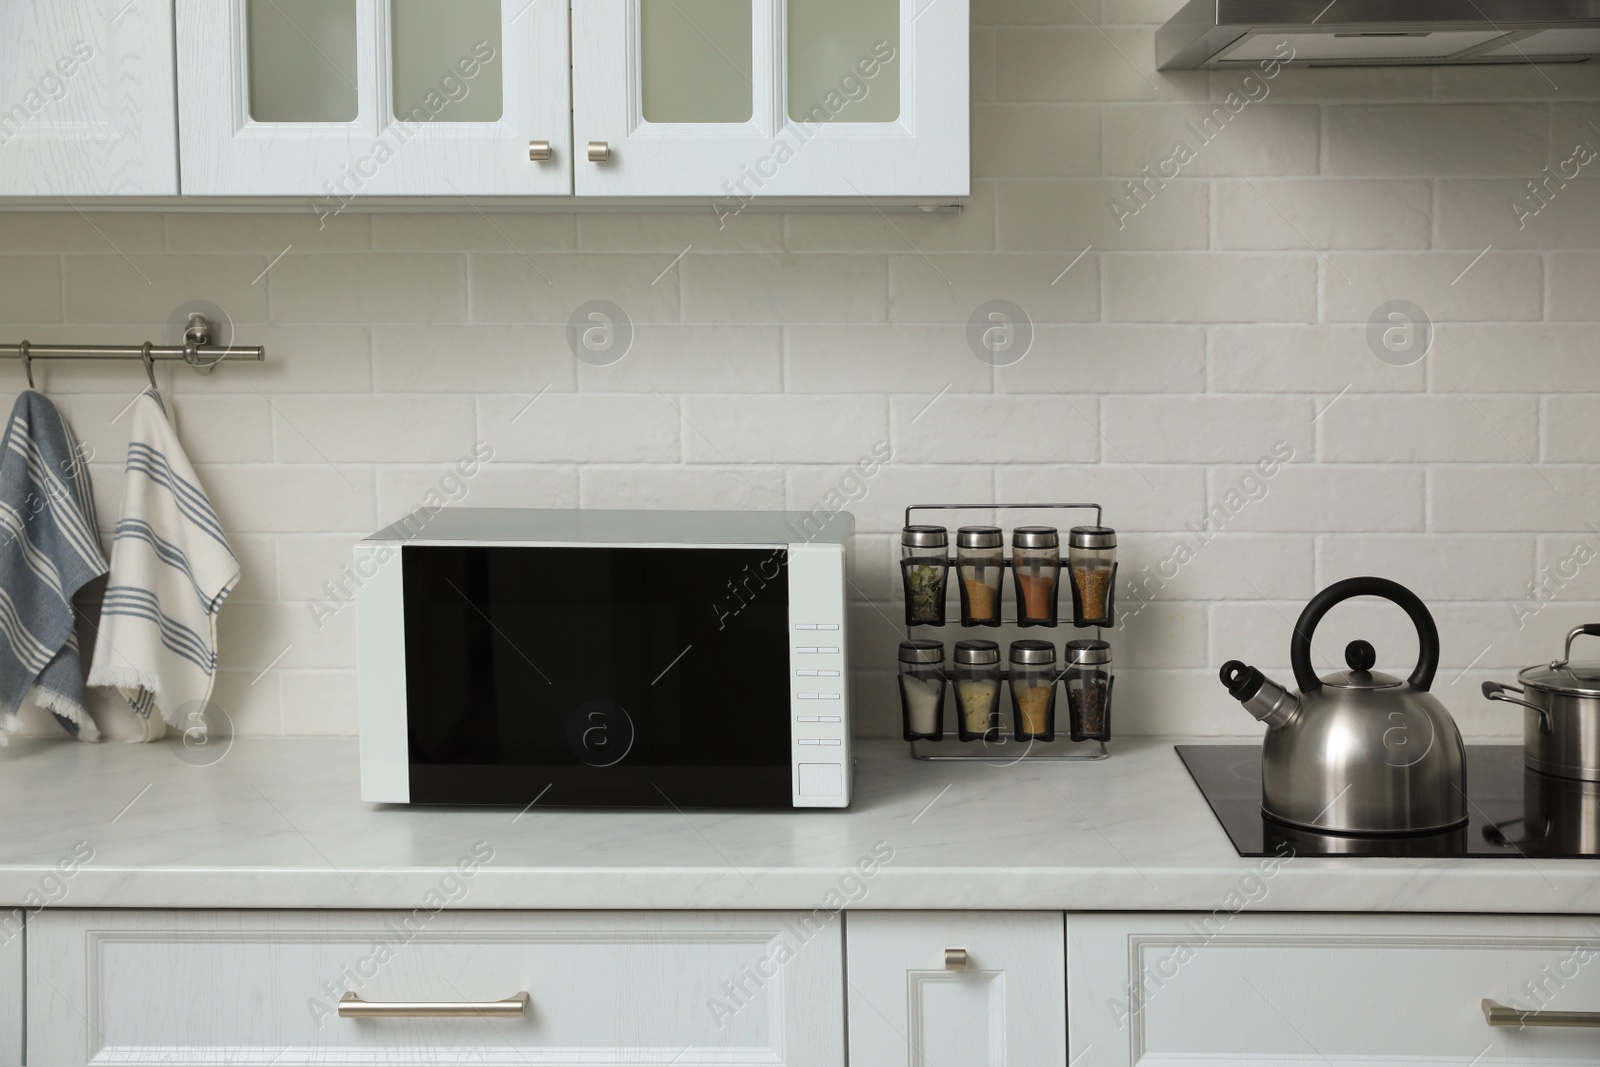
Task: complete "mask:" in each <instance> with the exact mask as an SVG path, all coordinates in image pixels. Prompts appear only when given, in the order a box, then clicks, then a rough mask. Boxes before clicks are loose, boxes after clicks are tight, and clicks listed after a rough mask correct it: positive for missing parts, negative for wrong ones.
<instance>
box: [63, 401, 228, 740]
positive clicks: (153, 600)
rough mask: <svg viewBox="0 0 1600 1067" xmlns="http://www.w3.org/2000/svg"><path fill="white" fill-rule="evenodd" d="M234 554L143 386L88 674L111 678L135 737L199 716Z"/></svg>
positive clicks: (155, 734) (100, 680)
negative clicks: (134, 721) (129, 711)
mask: <svg viewBox="0 0 1600 1067" xmlns="http://www.w3.org/2000/svg"><path fill="white" fill-rule="evenodd" d="M238 581H239V561H238V559H236V558H235V557H234V555H233V550H232V549H231V548H229V547H228V538H227V536H226V535H225V534H224V533H223V532H222V524H221V523H220V522H218V521H217V513H216V512H215V511H213V510H212V508H211V502H210V501H209V500H208V499H206V494H205V492H204V490H202V489H201V488H200V481H199V479H198V478H196V477H195V473H194V468H193V467H191V466H190V465H189V459H188V457H187V456H185V455H184V453H183V447H182V446H181V445H180V444H179V443H178V435H177V433H176V432H174V431H173V429H172V424H171V423H170V422H168V421H167V409H166V405H164V404H163V403H162V402H161V396H160V394H158V393H157V392H156V391H155V390H153V389H146V390H145V391H144V393H143V394H142V395H141V396H140V397H139V398H138V399H137V400H135V401H134V402H133V431H132V439H131V440H130V441H129V442H128V466H127V482H126V484H125V485H124V486H123V490H122V515H121V517H120V518H119V519H118V520H117V529H116V534H115V536H114V537H113V539H112V542H111V577H110V579H109V580H108V581H107V584H106V595H105V603H104V605H103V606H102V608H101V611H100V636H99V639H98V640H97V641H96V642H95V647H94V662H93V663H92V664H91V665H90V668H89V684H90V685H96V686H99V685H104V686H114V687H116V688H117V689H118V690H119V691H120V692H121V693H122V695H123V697H124V698H125V699H126V700H127V701H128V704H129V705H130V706H131V707H132V708H133V710H134V713H135V714H136V715H137V716H138V717H139V720H140V723H141V725H142V727H143V730H144V735H143V737H142V738H137V739H136V740H144V741H154V740H156V739H157V738H159V737H161V736H162V735H163V734H165V733H166V724H172V725H176V724H177V723H178V722H179V720H180V719H181V720H183V721H186V722H200V721H203V720H202V719H201V718H200V716H201V715H202V713H203V712H204V711H205V710H206V704H207V702H208V701H209V700H210V699H211V689H212V685H213V683H214V682H215V680H216V671H217V612H218V611H219V610H221V608H222V602H223V601H224V600H225V599H227V596H228V594H229V593H230V592H232V591H233V587H234V586H235V585H237V584H238Z"/></svg>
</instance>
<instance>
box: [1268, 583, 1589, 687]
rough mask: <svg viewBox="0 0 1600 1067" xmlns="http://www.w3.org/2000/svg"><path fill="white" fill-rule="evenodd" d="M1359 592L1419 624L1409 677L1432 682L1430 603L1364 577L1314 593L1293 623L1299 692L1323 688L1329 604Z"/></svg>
mask: <svg viewBox="0 0 1600 1067" xmlns="http://www.w3.org/2000/svg"><path fill="white" fill-rule="evenodd" d="M1358 596H1381V597H1383V598H1384V599H1385V600H1388V601H1391V602H1393V603H1394V604H1396V605H1398V606H1399V607H1400V608H1401V609H1402V610H1403V611H1404V612H1405V613H1406V614H1407V615H1409V616H1410V617H1411V624H1412V625H1413V626H1415V627H1416V628H1417V644H1418V646H1419V648H1418V655H1417V667H1416V669H1415V670H1413V671H1412V672H1411V679H1410V681H1411V684H1412V685H1413V686H1415V687H1416V688H1418V689H1423V690H1425V689H1427V688H1428V687H1429V686H1431V685H1432V684H1433V675H1434V672H1435V671H1437V670H1438V669H1439V627H1438V626H1437V625H1435V624H1434V621H1433V615H1432V614H1431V613H1430V612H1429V611H1428V606H1427V605H1426V604H1424V603H1423V602H1422V600H1421V598H1419V597H1418V596H1417V594H1415V593H1413V592H1412V591H1411V590H1409V589H1407V588H1406V587H1405V586H1403V585H1401V584H1400V583H1399V582H1391V581H1390V580H1389V579H1387V578H1372V577H1365V578H1346V579H1345V580H1344V581H1342V582H1334V583H1333V584H1332V585H1330V586H1328V588H1326V589H1324V590H1323V591H1322V592H1320V593H1318V594H1317V595H1316V596H1314V597H1312V598H1311V602H1310V603H1309V604H1307V605H1306V607H1305V610H1304V611H1302V612H1301V613H1300V620H1299V621H1298V622H1296V623H1295V624H1294V636H1293V637H1292V638H1290V641H1289V663H1290V664H1291V665H1292V666H1293V667H1294V680H1295V682H1296V684H1298V685H1299V686H1300V692H1302V693H1314V692H1316V691H1317V690H1318V689H1321V688H1322V679H1320V678H1318V677H1317V672H1316V671H1314V670H1312V669H1311V635H1312V634H1313V633H1315V632H1316V629H1317V623H1319V622H1321V621H1322V617H1323V616H1324V615H1326V614H1327V613H1328V609H1329V608H1332V607H1333V606H1334V605H1336V604H1342V603H1344V602H1345V601H1346V600H1350V599H1352V598H1354V597H1358ZM1597 630H1600V626H1597Z"/></svg>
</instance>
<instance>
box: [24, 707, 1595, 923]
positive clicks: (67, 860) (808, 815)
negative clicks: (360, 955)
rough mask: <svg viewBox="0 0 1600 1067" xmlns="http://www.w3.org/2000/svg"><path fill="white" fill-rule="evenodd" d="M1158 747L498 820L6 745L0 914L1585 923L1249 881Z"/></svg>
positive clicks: (1420, 887)
mask: <svg viewBox="0 0 1600 1067" xmlns="http://www.w3.org/2000/svg"><path fill="white" fill-rule="evenodd" d="M1172 746H1173V742H1172V741H1171V740H1159V739H1130V740H1120V741H1118V742H1116V743H1115V744H1114V746H1113V752H1114V754H1113V756H1112V758H1111V759H1109V760H1105V761H1103V762H1100V763H1069V764H1062V763H1033V764H1028V765H1021V766H1011V767H996V766H990V765H988V764H984V763H958V764H951V763H915V762H913V761H912V760H911V759H910V758H909V757H908V756H907V755H906V752H905V746H903V745H900V744H892V743H887V742H879V743H868V744H864V745H861V746H859V760H860V762H859V766H858V767H857V771H856V790H857V792H856V801H855V804H854V806H853V807H851V808H850V809H848V810H846V811H805V812H711V811H691V812H687V813H680V812H676V811H672V810H665V811H619V812H573V811H563V810H558V809H549V810H541V809H539V808H538V807H534V808H532V809H530V810H529V811H527V812H525V813H522V814H520V815H519V813H517V812H515V811H506V810H499V809H466V808H461V809H458V808H450V809H441V808H406V807H399V806H384V805H374V804H368V803H364V802H363V801H361V800H360V799H359V792H358V788H357V774H358V770H357V756H356V742H355V740H354V739H353V738H337V739H285V740H276V739H273V740H268V739H259V740H256V739H241V740H238V741H236V742H235V743H234V745H233V748H232V750H231V751H230V752H228V754H227V755H226V757H225V758H223V759H222V760H221V761H220V762H218V763H216V764H214V765H212V766H209V767H196V766H190V765H188V764H186V763H184V762H183V761H182V760H180V759H179V758H177V756H176V755H174V752H175V751H177V750H175V749H174V748H173V747H171V746H169V745H165V744H160V745H127V744H121V743H117V742H114V741H113V742H106V743H103V744H99V745H84V744H76V743H73V742H57V741H30V740H22V739H18V740H14V741H13V742H12V744H11V747H10V748H8V749H4V750H0V782H3V785H0V790H3V792H0V795H3V796H4V798H5V805H4V809H5V812H6V817H5V832H4V839H3V841H0V904H4V905H5V906H8V907H14V906H18V905H23V904H30V903H35V902H47V903H48V904H49V905H51V906H59V907H141V908H144V907H186V908H413V907H418V906H427V905H428V902H429V900H430V898H429V894H430V893H438V894H442V895H443V896H444V897H445V898H447V899H448V902H449V906H453V907H461V908H495V909H499V908H639V909H653V908H785V909H789V908H794V909H807V910H810V909H814V908H820V907H834V906H836V905H837V904H838V903H840V902H847V903H848V906H850V907H856V908H953V909H991V908H1005V909H1052V910H1053V909H1061V910H1069V911H1105V910H1116V911H1138V910H1152V911H1156V910H1159V911H1173V910H1184V911H1188V910H1193V911H1211V910H1214V909H1219V908H1234V909H1237V908H1238V907H1239V904H1240V901H1241V900H1246V901H1247V903H1246V904H1245V905H1244V906H1247V907H1248V908H1249V909H1250V910H1253V911H1409V912H1471V911H1481V912H1549V913H1555V912H1569V913H1571V912H1597V911H1600V861H1590V860H1576V861H1575V860H1561V861H1558V860H1540V861H1534V860H1527V859H1521V858H1516V859H1479V860H1415V859H1413V860H1391V859H1376V858H1366V859H1358V858H1347V859H1335V858H1315V859H1314V858H1306V857H1297V858H1294V859H1293V860H1292V861H1288V862H1283V863H1280V864H1278V865H1276V868H1275V870H1274V871H1273V872H1272V873H1271V874H1270V876H1265V877H1264V876H1263V874H1262V864H1263V862H1264V861H1262V860H1260V859H1242V858H1240V857H1239V856H1238V855H1236V854H1235V852H1234V850H1233V847H1232V846H1231V845H1230V844H1229V842H1228V839H1227V836H1226V835H1225V834H1224V833H1223V831H1222V828H1221V826H1219V825H1218V823H1217V821H1216V819H1215V818H1213V817H1212V814H1211V811H1210V810H1209V808H1208V807H1207V806H1206V803H1205V800H1204V798H1202V797H1201V795H1200V792H1199V790H1198V789H1196V788H1195V786H1194V784H1193V782H1192V781H1191V780H1190V778H1189V775H1188V772H1187V771H1185V770H1184V768H1183V766H1182V764H1181V763H1180V762H1179V760H1178V757H1177V755H1176V754H1175V753H1174V752H1173V747H1172ZM880 842H881V843H882V844H880ZM84 843H86V844H84ZM875 848H876V849H877V853H878V856H879V857H882V856H884V855H887V854H888V853H887V850H891V849H892V856H890V858H889V859H888V860H887V862H880V861H876V860H874V859H873V854H874V850H875ZM75 850H76V852H75ZM89 850H92V855H90V853H89ZM490 850H492V852H491V851H490ZM75 855H76V857H77V858H76V859H75V858H74V856H75ZM86 856H87V857H88V858H87V859H84V857H86ZM475 856H476V859H475V858H474V857H475ZM864 861H865V866H866V868H868V869H869V870H870V876H867V877H863V876H861V875H860V874H859V873H857V872H858V871H859V870H861V865H862V864H863V863H864ZM463 867H467V868H470V873H466V874H462V873H460V872H461V871H462V869H463ZM30 895H31V896H30ZM432 899H434V900H437V899H439V898H437V897H435V898H432Z"/></svg>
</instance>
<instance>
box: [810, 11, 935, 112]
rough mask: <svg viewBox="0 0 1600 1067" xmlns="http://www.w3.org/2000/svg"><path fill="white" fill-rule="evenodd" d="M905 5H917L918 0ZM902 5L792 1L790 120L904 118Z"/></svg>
mask: <svg viewBox="0 0 1600 1067" xmlns="http://www.w3.org/2000/svg"><path fill="white" fill-rule="evenodd" d="M905 3H907V4H913V5H914V6H915V3H916V0H905ZM900 7H901V0H796V2H794V3H791V4H789V12H788V38H789V42H788V43H789V118H791V119H793V120H794V121H796V122H803V121H805V120H807V119H813V120H815V119H817V118H821V115H826V116H827V118H826V119H825V120H824V121H841V122H893V121H894V120H895V119H897V118H899V117H900ZM819 108H820V109H822V112H821V114H819V112H818V109H819Z"/></svg>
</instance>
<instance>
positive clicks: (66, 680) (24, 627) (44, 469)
mask: <svg viewBox="0 0 1600 1067" xmlns="http://www.w3.org/2000/svg"><path fill="white" fill-rule="evenodd" d="M105 572H106V557H105V554H104V553H103V552H101V551H100V536H99V533H98V531H97V530H96V529H95V517H94V498H93V496H92V495H91V493H90V489H89V468H88V466H87V465H86V464H85V463H84V459H83V454H82V452H81V451H80V450H79V448H78V443H77V441H76V440H74V439H73V436H72V431H71V429H69V428H68V426H67V424H66V421H65V420H63V419H62V417H61V413H60V412H59V411H57V410H56V406H55V405H54V404H52V403H50V401H49V400H47V399H46V398H45V397H44V395H43V394H41V393H36V392H34V391H33V390H31V389H30V390H28V391H27V392H25V393H23V394H22V395H21V396H19V397H17V402H16V404H15V405H14V406H13V407H12V408H11V421H10V422H9V423H8V424H7V425H6V432H5V440H4V443H3V444H0V725H3V726H4V730H0V745H3V744H5V743H6V734H7V733H10V732H14V731H16V729H17V728H18V721H17V711H18V710H19V709H20V708H21V706H22V702H23V700H24V699H26V697H27V696H28V691H29V690H30V689H31V690H32V691H33V699H34V702H35V703H37V704H38V705H39V706H40V707H42V708H45V709H47V710H49V711H50V713H51V714H53V715H54V716H55V717H56V720H57V721H58V722H60V723H61V725H62V726H64V727H66V729H67V732H68V733H70V734H71V735H72V736H74V737H76V738H78V739H79V740H81V741H98V740H99V739H100V731H99V730H98V729H97V728H96V727H95V724H94V720H93V719H91V718H90V717H89V713H88V712H87V711H86V710H85V709H84V693H83V666H82V664H81V663H80V662H79V660H78V635H77V633H76V632H74V630H73V607H72V598H73V597H74V596H75V595H76V594H77V592H78V590H80V589H82V588H83V587H84V585H86V584H87V583H89V582H91V581H93V580H94V579H96V578H98V577H100V575H102V574H104V573H105Z"/></svg>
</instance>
